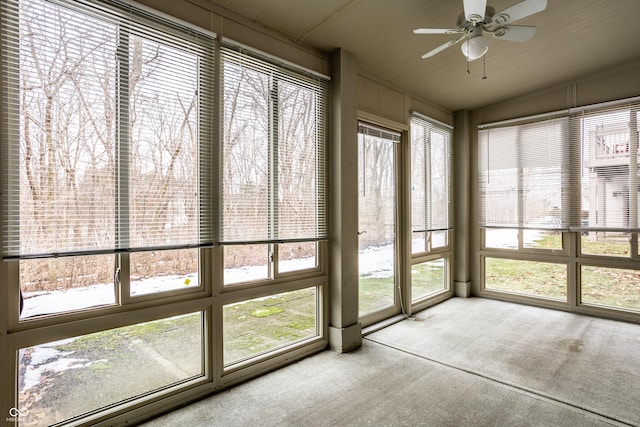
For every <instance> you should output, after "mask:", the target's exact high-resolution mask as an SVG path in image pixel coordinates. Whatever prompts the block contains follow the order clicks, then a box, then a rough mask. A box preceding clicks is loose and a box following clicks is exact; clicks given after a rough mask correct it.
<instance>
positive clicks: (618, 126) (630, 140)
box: [571, 101, 640, 233]
mask: <svg viewBox="0 0 640 427" xmlns="http://www.w3.org/2000/svg"><path fill="white" fill-rule="evenodd" d="M639 120H640V103H639V102H637V101H636V102H629V103H621V104H619V105H613V106H608V107H606V108H595V109H589V110H585V111H577V112H575V113H574V114H572V116H571V129H572V131H575V132H574V133H573V134H572V140H571V149H572V151H573V156H572V157H573V158H575V159H580V165H579V173H576V174H574V176H573V180H572V182H571V186H572V188H574V189H575V191H576V193H577V194H579V195H580V197H579V200H576V203H574V205H573V206H572V209H571V222H572V225H573V226H574V229H575V230H576V231H582V232H589V231H609V232H623V233H627V232H631V231H636V232H637V231H640V229H639V226H638V222H639V219H640V216H639V213H638V212H639V210H640V209H639V208H640V202H639V201H638V193H639V191H640V175H639V171H638V169H639V168H638V164H639V161H640V157H639V156H638V121H639Z"/></svg>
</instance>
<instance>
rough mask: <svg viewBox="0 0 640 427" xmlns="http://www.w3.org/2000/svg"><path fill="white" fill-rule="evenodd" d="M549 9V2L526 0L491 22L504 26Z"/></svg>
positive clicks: (498, 15)
mask: <svg viewBox="0 0 640 427" xmlns="http://www.w3.org/2000/svg"><path fill="white" fill-rule="evenodd" d="M546 8H547V0H524V1H521V2H520V3H517V4H514V5H513V6H511V7H509V8H506V9H505V10H503V11H502V12H498V13H496V14H495V15H494V16H493V18H492V19H491V21H492V22H493V23H494V24H496V25H504V24H508V23H510V22H514V21H517V20H518V19H522V18H524V17H527V16H529V15H533V14H534V13H538V12H542V11H543V10H545V9H546Z"/></svg>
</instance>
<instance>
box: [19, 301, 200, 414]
mask: <svg viewBox="0 0 640 427" xmlns="http://www.w3.org/2000/svg"><path fill="white" fill-rule="evenodd" d="M202 322H203V315H202V313H199V312H198V313H189V314H184V315H180V316H175V317H171V318H167V319H161V320H154V321H150V322H144V323H138V324H135V325H130V326H125V327H121V328H115V329H109V330H106V331H101V332H96V333H92V334H86V335H82V336H76V337H72V338H68V339H65V340H60V341H55V342H48V343H45V344H40V345H37V346H32V347H26V348H23V349H20V351H19V354H20V369H19V371H18V383H19V401H18V409H19V410H20V411H21V413H24V414H28V419H29V420H37V424H38V425H51V424H55V423H58V422H62V421H65V420H67V419H69V418H73V417H77V416H80V415H83V414H86V413H88V412H90V411H93V410H96V409H100V408H103V407H106V406H109V405H111V404H113V403H115V402H122V401H126V400H130V399H132V398H135V397H137V396H140V395H144V394H147V393H149V392H150V391H154V390H158V389H161V388H166V387H168V386H171V385H174V384H178V383H181V382H185V381H187V380H189V379H193V378H196V377H201V376H203V375H204V358H203V354H204V353H203V345H204V339H203V326H202Z"/></svg>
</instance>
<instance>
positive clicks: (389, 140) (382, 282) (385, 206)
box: [358, 122, 400, 323]
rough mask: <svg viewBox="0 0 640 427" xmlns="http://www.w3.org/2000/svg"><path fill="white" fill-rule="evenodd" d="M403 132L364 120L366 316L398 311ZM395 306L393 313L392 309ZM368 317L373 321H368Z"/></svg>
mask: <svg viewBox="0 0 640 427" xmlns="http://www.w3.org/2000/svg"><path fill="white" fill-rule="evenodd" d="M399 142H400V133H398V132H394V131H391V130H388V129H384V128H379V127H377V126H373V125H370V124H367V123H363V122H360V123H359V124H358V259H359V280H358V285H359V314H360V318H361V319H362V318H363V317H367V318H370V319H373V318H375V319H374V320H373V321H376V320H380V319H381V318H384V317H385V316H386V315H387V314H389V315H391V314H394V313H395V312H396V311H397V301H398V298H397V296H396V287H397V279H396V270H397V268H396V252H397V244H396V235H397V232H396V206H397V203H396V187H397V186H396V154H395V152H396V144H397V143H399ZM387 312H389V313H387ZM363 323H367V322H363Z"/></svg>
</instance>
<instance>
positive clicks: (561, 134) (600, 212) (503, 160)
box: [478, 99, 640, 233]
mask: <svg viewBox="0 0 640 427" xmlns="http://www.w3.org/2000/svg"><path fill="white" fill-rule="evenodd" d="M565 114H566V117H559V118H554V117H552V116H549V117H548V118H546V119H541V120H537V121H533V122H532V121H531V120H529V121H528V122H527V123H525V124H513V125H512V124H510V125H508V126H501V127H500V126H499V125H497V126H495V127H492V126H490V125H484V126H482V127H481V130H480V131H479V134H478V138H479V141H478V144H479V147H478V172H479V176H478V182H479V189H478V190H479V204H480V205H479V216H480V226H481V227H504V228H535V229H552V230H553V229H555V230H568V231H576V232H583V233H586V232H611V233H629V232H638V231H640V228H639V225H638V222H639V221H640V215H639V211H640V202H639V200H638V199H639V198H638V195H639V192H640V172H639V161H640V157H639V155H638V150H639V147H638V121H639V120H640V102H638V100H637V99H633V100H627V101H624V100H623V101H617V102H612V103H607V104H606V105H603V106H586V107H582V108H575V109H571V110H570V111H567V112H566V113H565Z"/></svg>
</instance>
